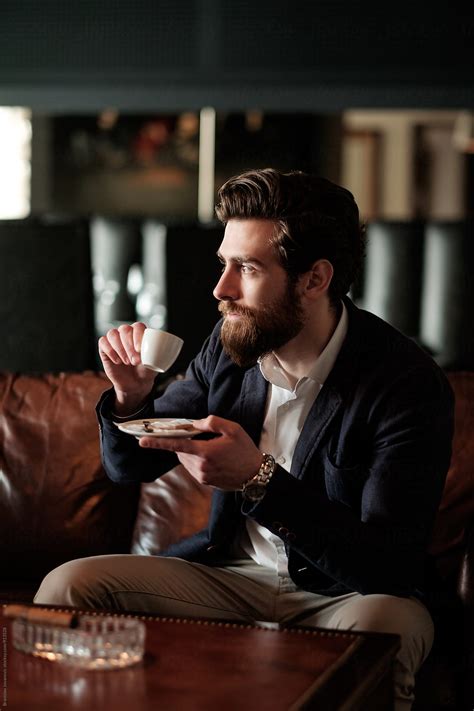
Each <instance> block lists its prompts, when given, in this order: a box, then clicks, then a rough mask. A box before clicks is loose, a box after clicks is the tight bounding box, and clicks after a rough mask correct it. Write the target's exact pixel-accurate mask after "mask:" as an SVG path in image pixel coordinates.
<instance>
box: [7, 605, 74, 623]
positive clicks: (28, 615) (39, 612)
mask: <svg viewBox="0 0 474 711" xmlns="http://www.w3.org/2000/svg"><path fill="white" fill-rule="evenodd" d="M3 614H4V616H5V617H20V618H21V619H22V620H27V621H28V622H39V623H41V624H46V625H55V626H58V627H70V628H74V627H77V626H78V624H79V615H76V614H74V613H73V612H61V611H60V610H45V609H42V608H36V607H29V606H28V605H5V607H4V608H3Z"/></svg>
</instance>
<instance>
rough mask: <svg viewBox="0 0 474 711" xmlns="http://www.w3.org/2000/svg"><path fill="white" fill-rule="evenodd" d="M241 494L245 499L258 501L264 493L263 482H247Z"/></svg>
mask: <svg viewBox="0 0 474 711" xmlns="http://www.w3.org/2000/svg"><path fill="white" fill-rule="evenodd" d="M243 495H244V498H245V499H249V500H250V501H260V499H263V497H264V495H265V486H264V485H263V484H247V486H246V487H245V489H244V491H243Z"/></svg>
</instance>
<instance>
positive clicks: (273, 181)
mask: <svg viewBox="0 0 474 711" xmlns="http://www.w3.org/2000/svg"><path fill="white" fill-rule="evenodd" d="M216 215H217V217H218V219H219V220H220V221H221V222H222V223H223V224H226V223H227V222H228V221H229V220H230V219H232V218H240V219H249V218H260V219H268V220H273V221H275V223H276V226H277V229H276V230H275V236H274V245H275V247H276V249H277V252H278V255H279V259H280V263H281V265H282V266H283V267H284V269H285V270H286V272H287V273H288V276H289V278H290V280H292V281H293V282H295V281H296V279H297V278H298V276H299V275H300V274H304V273H305V272H307V271H308V270H309V269H310V268H311V266H312V265H313V263H314V262H315V261H317V260H318V259H327V260H328V261H329V262H331V264H332V266H333V269H334V275H333V278H332V280H331V284H330V286H329V290H328V296H329V299H330V301H331V304H332V305H335V304H336V303H338V302H339V301H340V299H341V298H342V297H343V296H344V295H345V294H347V292H348V291H349V289H350V287H351V285H352V283H353V282H354V280H355V279H356V278H357V276H358V274H359V272H360V269H361V266H362V260H363V257H364V253H365V230H364V227H363V225H361V224H360V221H359V209H358V207H357V204H356V202H355V200H354V196H353V195H352V193H350V192H349V190H346V189H345V188H343V187H341V186H340V185H336V184H335V183H332V182H331V181H330V180H326V179H325V178H321V177H319V176H316V175H309V174H308V173H303V172H301V171H292V172H290V173H282V172H280V171H278V170H275V169H273V168H264V169H261V170H250V171H248V172H246V173H242V174H241V175H237V176H234V177H232V178H230V179H229V180H227V181H226V182H225V183H224V185H223V186H222V187H221V188H220V190H219V192H218V204H217V205H216Z"/></svg>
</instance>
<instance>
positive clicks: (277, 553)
mask: <svg viewBox="0 0 474 711" xmlns="http://www.w3.org/2000/svg"><path fill="white" fill-rule="evenodd" d="M346 333H347V310H346V307H345V306H344V304H342V314H341V317H340V319H339V322H338V324H337V326H336V329H335V331H334V333H333V335H332V336H331V339H330V341H329V342H328V344H327V345H326V347H325V348H324V350H323V351H322V353H321V354H320V355H319V356H318V358H316V360H315V362H314V364H313V366H312V367H311V368H310V370H309V372H308V374H307V375H305V376H303V377H302V378H300V379H299V380H298V382H297V383H296V385H295V386H294V388H293V387H292V385H291V384H290V382H289V381H288V379H287V377H286V375H285V373H284V371H283V370H282V368H281V366H280V364H279V362H278V360H277V358H276V357H275V356H274V355H273V354H272V353H271V354H269V355H267V356H265V357H264V358H262V359H261V361H260V369H261V372H262V375H263V377H264V378H265V379H266V380H268V382H269V386H268V395H267V403H266V413H265V419H264V422H263V429H262V434H261V437H260V442H259V449H260V450H261V451H262V452H267V453H268V454H272V455H273V457H274V458H275V461H276V462H277V463H278V464H280V465H281V466H282V467H283V468H284V469H286V470H287V471H288V472H289V471H290V468H291V461H292V459H293V453H294V451H295V448H296V444H297V442H298V438H299V436H300V434H301V430H302V429H303V425H304V422H305V420H306V417H307V415H308V413H309V411H310V409H311V406H312V405H313V403H314V401H315V400H316V398H317V397H318V395H319V392H320V390H321V388H322V386H323V385H324V382H325V380H326V378H327V377H328V375H329V373H330V372H331V370H332V368H333V366H334V363H335V361H336V358H337V356H338V353H339V351H340V349H341V346H342V343H343V341H344V338H345V336H346ZM239 544H240V547H241V548H242V549H243V550H244V551H245V553H246V554H247V555H249V556H250V557H251V558H253V560H255V562H257V563H259V564H260V565H264V566H267V567H270V568H272V569H274V570H276V572H277V573H278V575H279V576H280V578H281V580H280V585H281V586H283V588H285V589H286V588H288V590H291V589H294V584H293V582H292V581H291V578H290V577H289V574H288V558H287V555H286V551H285V544H284V543H283V541H282V540H281V538H279V537H278V536H275V535H274V534H273V533H271V531H269V530H268V528H265V527H264V526H261V525H260V524H258V523H257V522H256V521H254V520H253V519H251V518H247V520H246V526H245V528H244V530H243V532H242V536H241V539H240V541H239Z"/></svg>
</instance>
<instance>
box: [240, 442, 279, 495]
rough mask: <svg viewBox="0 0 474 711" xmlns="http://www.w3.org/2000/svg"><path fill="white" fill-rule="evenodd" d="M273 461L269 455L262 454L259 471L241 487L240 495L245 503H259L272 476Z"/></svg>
mask: <svg viewBox="0 0 474 711" xmlns="http://www.w3.org/2000/svg"><path fill="white" fill-rule="evenodd" d="M274 470H275V460H274V458H273V457H272V455H271V454H265V453H264V454H263V456H262V463H261V464H260V469H259V470H258V472H257V473H256V474H255V476H253V477H251V479H249V480H248V481H246V482H245V483H244V484H243V485H242V495H243V497H244V499H246V500H247V501H253V502H257V501H261V500H262V499H263V497H264V496H265V492H266V489H267V484H268V482H269V481H270V479H271V478H272V476H273V472H274Z"/></svg>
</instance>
